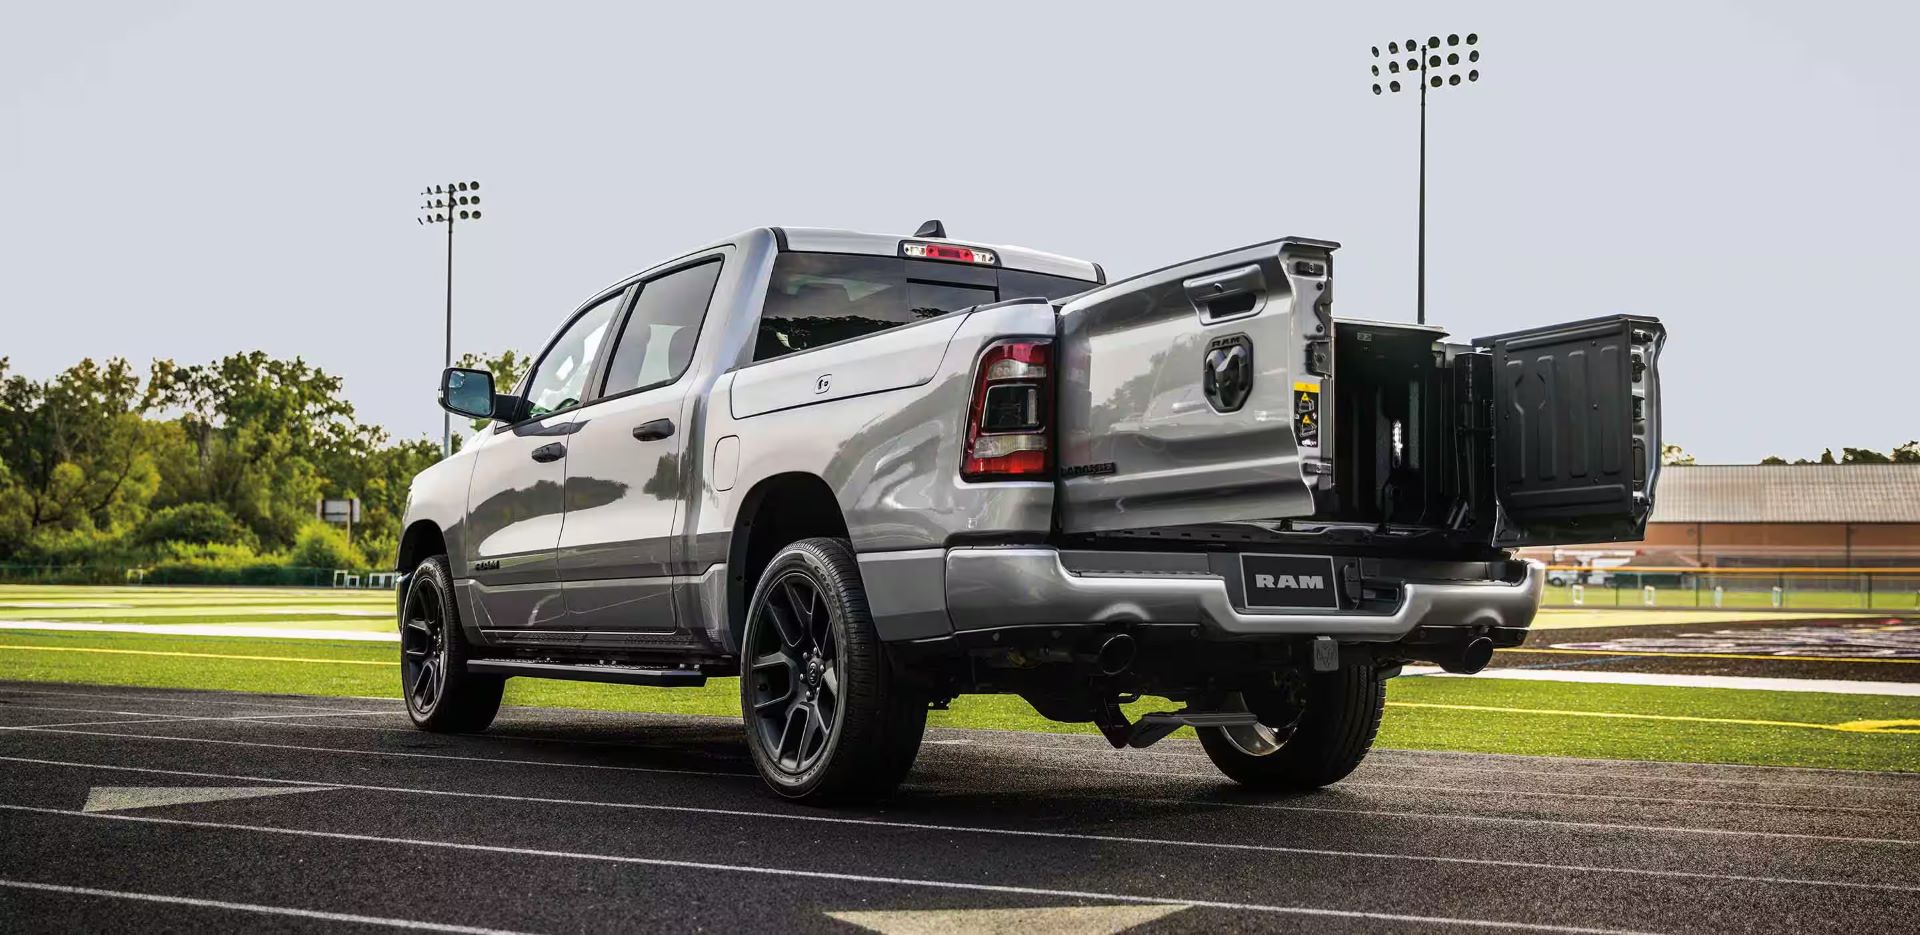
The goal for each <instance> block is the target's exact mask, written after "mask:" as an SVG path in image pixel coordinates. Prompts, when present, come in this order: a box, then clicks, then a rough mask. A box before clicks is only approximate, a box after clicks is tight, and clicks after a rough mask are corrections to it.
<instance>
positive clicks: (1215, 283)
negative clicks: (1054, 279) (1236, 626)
mask: <svg viewBox="0 0 1920 935" xmlns="http://www.w3.org/2000/svg"><path fill="white" fill-rule="evenodd" d="M1338 246H1339V245H1338V244H1335V243H1331V242H1328V241H1323V240H1309V239H1305V238H1292V237H1290V238H1284V239H1281V240H1275V241H1270V242H1267V243H1262V244H1257V245H1254V246H1251V247H1244V248H1241V249H1239V250H1233V251H1229V252H1226V253H1220V254H1215V255H1213V256H1209V257H1203V258H1201V259H1197V260H1192V261H1189V262H1187V263H1182V264H1180V265H1178V266H1171V267H1167V268H1165V269H1161V270H1157V271H1154V272H1151V273H1146V274H1143V275H1140V276H1136V277H1134V278H1132V279H1128V280H1124V281H1121V282H1118V283H1114V284H1111V285H1108V286H1105V287H1102V288H1100V289H1097V290H1095V291H1093V292H1089V293H1085V294H1083V295H1081V296H1078V297H1075V298H1074V299H1072V300H1070V301H1069V302H1068V303H1067V304H1066V305H1064V306H1063V307H1062V308H1061V310H1060V332H1059V340H1060V355H1059V359H1060V362H1061V365H1062V366H1061V373H1060V374H1059V381H1060V382H1059V404H1058V405H1059V416H1060V419H1059V436H1058V438H1059V445H1060V448H1059V465H1060V477H1061V480H1060V498H1059V513H1060V525H1061V528H1062V529H1063V530H1064V531H1066V532H1070V533H1072V532H1098V531H1105V530H1117V529H1140V528H1145V527H1157V526H1181V525H1191V524H1197V523H1214V522H1232V521H1236V520H1253V519H1276V518H1281V517H1288V516H1304V515H1308V514H1311V513H1312V512H1313V508H1314V506H1313V494H1312V485H1313V484H1314V483H1315V482H1316V480H1317V478H1318V477H1319V476H1320V475H1322V474H1324V473H1327V471H1328V468H1329V467H1330V465H1331V458H1332V450H1333V449H1332V447H1331V441H1330V436H1329V435H1328V434H1327V430H1326V429H1325V428H1323V427H1322V425H1323V423H1324V422H1325V421H1326V416H1327V415H1329V413H1327V412H1325V411H1324V410H1325V408H1326V407H1328V406H1329V405H1330V401H1331V399H1332V393H1331V392H1330V391H1331V389H1332V387H1331V384H1330V382H1329V381H1330V377H1329V376H1327V374H1330V372H1331V370H1332V365H1331V363H1332V354H1331V340H1332V333H1333V332H1332V323H1333V310H1332V289H1333V285H1332V253H1333V250H1335V249H1336V248H1337V247H1338ZM1323 390H1326V391H1328V392H1323ZM1323 453H1324V454H1323Z"/></svg>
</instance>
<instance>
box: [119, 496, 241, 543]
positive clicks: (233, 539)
mask: <svg viewBox="0 0 1920 935" xmlns="http://www.w3.org/2000/svg"><path fill="white" fill-rule="evenodd" d="M134 542H135V543H136V544H139V545H143V546H155V545H159V544H161V543H164V542H184V543H191V544H194V545H243V546H246V547H247V548H249V549H252V548H253V547H254V546H255V545H256V544H257V543H256V541H255V539H254V536H253V531H252V530H250V529H248V528H247V527H245V526H242V525H240V521H239V520H237V519H234V518H233V514H231V513H228V512H227V511H226V510H225V509H224V508H222V507H221V506H220V505H219V504H217V503H181V504H178V505H175V506H170V507H167V508H165V509H161V510H156V511H154V513H153V515H152V516H149V517H147V521H146V522H144V523H142V524H140V528H139V530H138V531H137V532H135V533H134Z"/></svg>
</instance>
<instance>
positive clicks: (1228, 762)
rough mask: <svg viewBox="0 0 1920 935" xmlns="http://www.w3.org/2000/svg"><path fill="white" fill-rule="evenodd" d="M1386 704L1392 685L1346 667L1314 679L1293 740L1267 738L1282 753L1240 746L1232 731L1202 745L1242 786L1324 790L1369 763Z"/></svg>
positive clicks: (1365, 667) (1361, 668) (1206, 734)
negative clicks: (1357, 767) (1273, 741)
mask: <svg viewBox="0 0 1920 935" xmlns="http://www.w3.org/2000/svg"><path fill="white" fill-rule="evenodd" d="M1386 703H1387V683H1386V680H1385V679H1382V678H1380V677H1379V676H1378V675H1377V674H1376V673H1375V672H1374V669H1373V666H1372V664H1371V662H1370V661H1363V662H1359V663H1358V664H1348V665H1343V666H1341V667H1340V668H1339V669H1338V670H1336V671H1333V672H1322V673H1316V674H1314V675H1313V676H1311V677H1310V678H1309V679H1308V682H1307V693H1306V704H1305V705H1304V707H1303V708H1302V709H1301V713H1300V720H1299V721H1298V723H1297V724H1296V725H1295V726H1294V729H1293V732H1292V734H1291V735H1290V736H1289V735H1287V734H1285V733H1284V732H1270V733H1269V734H1268V735H1267V736H1269V737H1273V738H1276V739H1278V747H1277V748H1273V747H1270V746H1265V747H1263V746H1262V745H1260V744H1258V743H1247V742H1244V740H1242V741H1236V738H1235V737H1234V736H1232V735H1229V734H1228V732H1227V729H1226V728H1211V729H1207V730H1202V731H1200V732H1199V733H1200V745H1201V746H1202V747H1204V748H1205V749H1206V751H1207V758H1208V759H1211V760H1213V765H1215V766H1217V767H1219V768H1220V771H1221V772H1223V773H1225V774H1227V776H1228V778H1230V779H1232V780H1233V781H1235V782H1238V783H1240V784H1241V785H1245V786H1251V787H1253V788H1256V789H1290V790H1299V789H1318V788H1320V787H1321V786H1327V785H1332V784H1333V783H1336V782H1339V781H1340V780H1341V779H1344V778H1346V776H1347V774H1348V773H1351V772H1353V770H1354V767H1356V766H1359V765H1360V761H1361V760H1363V759H1365V758H1366V756H1367V751H1368V750H1370V749H1372V748H1373V737H1374V734H1376V733H1377V732H1379V730H1380V713H1381V711H1382V710H1384V708H1385V706H1386ZM1250 707H1252V708H1253V710H1255V711H1258V710H1260V709H1261V706H1260V705H1258V704H1254V705H1250ZM1263 750H1264V751H1265V752H1262V751H1263Z"/></svg>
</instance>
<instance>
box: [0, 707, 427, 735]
mask: <svg viewBox="0 0 1920 935" xmlns="http://www.w3.org/2000/svg"><path fill="white" fill-rule="evenodd" d="M20 707H25V705H21V706H20ZM103 713H112V714H118V713H125V714H133V713H135V712H131V711H127V712H103ZM392 713H393V712H391V711H330V712H327V713H324V714H322V713H318V712H316V713H313V714H243V715H239V716H237V717H235V716H226V717H214V716H207V717H188V716H186V715H177V714H148V715H141V716H140V719H139V720H135V721H71V722H66V723H61V724H0V730H47V729H51V728H55V727H106V726H109V725H113V724H177V723H182V722H187V721H253V722H256V723H273V721H272V720H271V719H274V718H292V717H367V716H368V715H380V716H383V717H384V716H386V715H390V714H392Z"/></svg>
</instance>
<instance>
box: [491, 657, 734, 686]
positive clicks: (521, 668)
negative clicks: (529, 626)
mask: <svg viewBox="0 0 1920 935" xmlns="http://www.w3.org/2000/svg"><path fill="white" fill-rule="evenodd" d="M467 672H468V674H471V675H520V676H527V677H530V678H541V679H568V680H571V681H575V682H612V683H614V684H617V685H652V686H655V687H658V688H699V687H700V686H702V685H705V684H707V676H706V674H705V673H702V672H701V671H700V670H698V669H643V668H640V667H638V666H610V665H598V664H580V665H573V664H569V663H564V662H529V661H526V660H522V659H469V660H467Z"/></svg>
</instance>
